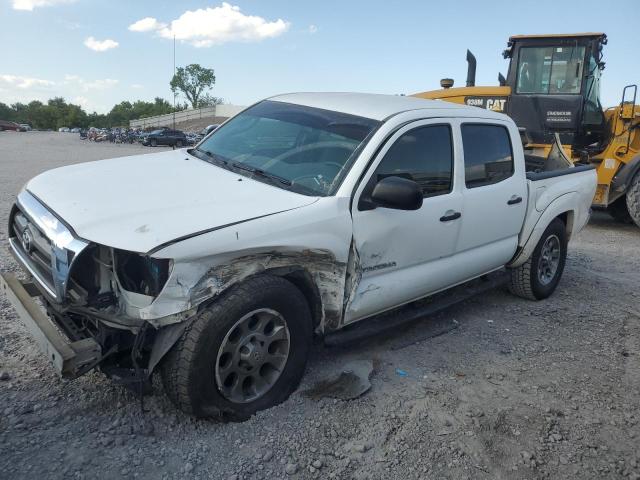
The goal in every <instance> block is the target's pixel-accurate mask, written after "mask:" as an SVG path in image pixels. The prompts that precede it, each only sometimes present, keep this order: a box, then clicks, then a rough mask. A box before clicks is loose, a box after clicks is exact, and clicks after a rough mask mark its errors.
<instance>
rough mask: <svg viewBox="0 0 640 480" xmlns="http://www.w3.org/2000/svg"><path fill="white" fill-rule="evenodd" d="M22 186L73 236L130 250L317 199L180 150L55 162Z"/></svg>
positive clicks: (291, 207) (145, 249) (269, 213)
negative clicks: (63, 163) (64, 164)
mask: <svg viewBox="0 0 640 480" xmlns="http://www.w3.org/2000/svg"><path fill="white" fill-rule="evenodd" d="M26 189H27V190H28V191H29V192H30V193H32V194H33V195H35V196H36V197H37V198H38V199H39V200H40V201H41V202H42V203H44V204H45V205H46V206H47V207H48V208H49V209H50V210H53V212H54V213H55V214H57V215H58V217H59V218H61V219H62V220H64V221H65V222H66V223H67V224H68V225H69V226H70V227H71V228H73V229H74V230H75V232H76V234H77V235H78V236H79V237H81V238H83V239H85V240H89V241H92V242H95V243H99V244H102V245H107V246H110V247H114V248H120V249H124V250H130V251H134V252H148V251H150V250H152V249H153V248H154V247H157V246H159V245H162V244H164V243H167V242H171V241H173V240H176V239H180V238H181V237H185V236H189V235H192V234H194V233H197V232H202V231H206V230H211V229H215V228H219V227H222V226H225V225H230V224H236V223H240V222H243V221H247V220H250V219H254V218H258V217H262V216H265V215H271V214H274V213H279V212H283V211H286V210H291V209H294V208H300V207H303V206H305V205H309V204H311V203H313V202H315V201H316V200H317V197H308V196H305V195H301V194H298V193H294V192H290V191H287V190H284V189H281V188H278V187H275V186H272V185H269V184H266V183H262V182H259V181H257V180H252V179H250V178H247V177H244V176H242V175H239V174H236V173H233V172H230V171H228V170H225V169H223V168H220V167H217V166H215V165H212V164H210V163H207V162H204V161H202V160H200V159H198V158H196V157H193V156H191V155H189V154H188V153H187V152H186V150H172V151H169V152H164V153H159V154H147V155H136V156H132V157H121V158H115V159H110V160H100V161H96V162H88V163H80V164H77V165H70V166H67V167H62V168H56V169H54V170H50V171H48V172H45V173H42V174H40V175H38V176H37V177H35V178H33V179H32V180H31V181H29V183H27V185H26Z"/></svg>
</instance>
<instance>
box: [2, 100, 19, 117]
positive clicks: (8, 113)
mask: <svg viewBox="0 0 640 480" xmlns="http://www.w3.org/2000/svg"><path fill="white" fill-rule="evenodd" d="M15 114H16V112H15V110H14V109H13V108H11V107H10V106H9V105H7V104H6V103H2V102H0V120H10V121H13V119H14V118H15Z"/></svg>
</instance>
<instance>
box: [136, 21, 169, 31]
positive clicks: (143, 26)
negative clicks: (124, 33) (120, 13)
mask: <svg viewBox="0 0 640 480" xmlns="http://www.w3.org/2000/svg"><path fill="white" fill-rule="evenodd" d="M166 27H167V24H166V23H160V22H158V20H156V19H155V18H153V17H145V18H143V19H141V20H138V21H137V22H136V23H132V24H131V25H129V30H131V31H132V32H153V31H155V30H160V29H161V28H166Z"/></svg>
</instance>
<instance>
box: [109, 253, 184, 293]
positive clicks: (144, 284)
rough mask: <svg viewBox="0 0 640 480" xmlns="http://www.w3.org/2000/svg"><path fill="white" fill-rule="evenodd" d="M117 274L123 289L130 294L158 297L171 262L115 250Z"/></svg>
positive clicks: (167, 275) (165, 259)
mask: <svg viewBox="0 0 640 480" xmlns="http://www.w3.org/2000/svg"><path fill="white" fill-rule="evenodd" d="M113 257H114V263H115V273H116V275H117V277H118V281H119V282H120V285H121V286H122V288H124V289H125V290H127V291H129V292H134V293H139V294H141V295H147V296H150V297H157V296H158V295H159V294H160V292H161V291H162V289H163V288H164V286H165V284H166V283H167V280H168V279H169V273H170V272H171V260H169V259H167V258H152V257H149V256H147V255H141V254H139V253H134V252H128V251H126V250H117V249H114V250H113Z"/></svg>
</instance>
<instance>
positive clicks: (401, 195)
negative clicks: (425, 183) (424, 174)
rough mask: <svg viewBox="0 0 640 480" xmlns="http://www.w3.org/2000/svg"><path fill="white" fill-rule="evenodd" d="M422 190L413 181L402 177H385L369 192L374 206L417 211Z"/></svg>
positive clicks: (421, 197) (420, 205)
mask: <svg viewBox="0 0 640 480" xmlns="http://www.w3.org/2000/svg"><path fill="white" fill-rule="evenodd" d="M422 199H423V196H422V189H421V188H420V185H418V184H417V183H416V182H414V181H413V180H409V179H407V178H402V177H395V176H392V177H386V178H383V179H382V180H380V181H379V182H378V183H377V184H376V186H375V187H374V188H373V192H371V201H372V203H373V204H374V205H376V206H379V207H384V208H393V209H396V210H418V209H419V208H420V207H422Z"/></svg>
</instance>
